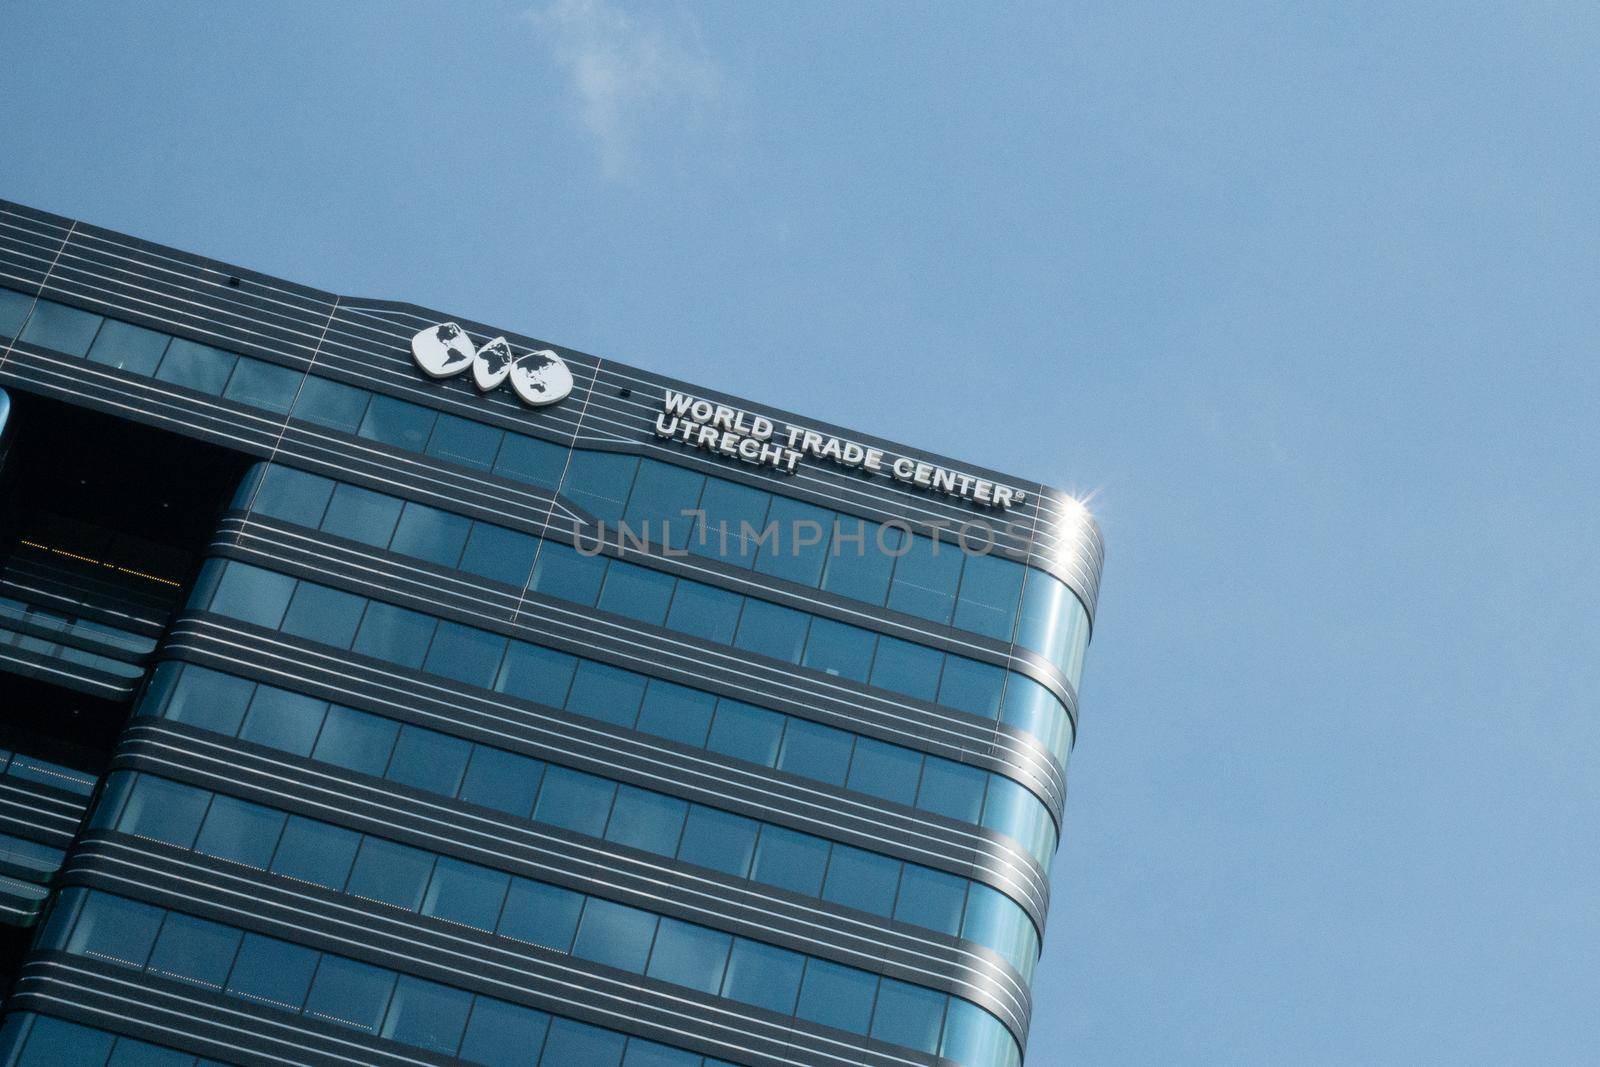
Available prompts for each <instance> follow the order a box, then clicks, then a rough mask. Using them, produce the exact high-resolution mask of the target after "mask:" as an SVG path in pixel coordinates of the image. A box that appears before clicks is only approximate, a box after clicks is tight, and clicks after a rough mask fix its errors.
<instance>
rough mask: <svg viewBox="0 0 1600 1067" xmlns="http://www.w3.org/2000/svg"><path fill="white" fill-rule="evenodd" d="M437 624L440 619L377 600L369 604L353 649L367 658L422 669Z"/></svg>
mask: <svg viewBox="0 0 1600 1067" xmlns="http://www.w3.org/2000/svg"><path fill="white" fill-rule="evenodd" d="M437 625H438V621H437V620H435V619H433V618H431V617H429V616H427V615H424V614H422V613H421V612H420V611H412V610H410V609H409V608H399V607H395V606H394V605H393V604H384V603H381V602H380V601H376V600H374V601H371V602H370V603H368V604H367V612H366V614H365V615H364V616H362V619H361V628H360V629H359V630H358V631H357V632H356V640H355V644H354V645H353V646H352V647H353V648H354V649H355V651H357V652H359V653H361V654H362V655H363V656H372V657H373V658H374V659H381V660H386V661H388V662H390V663H398V664H399V665H400V666H402V667H421V666H422V659H423V657H424V656H426V655H427V654H428V642H429V641H430V640H432V638H433V630H434V627H435V626H437Z"/></svg>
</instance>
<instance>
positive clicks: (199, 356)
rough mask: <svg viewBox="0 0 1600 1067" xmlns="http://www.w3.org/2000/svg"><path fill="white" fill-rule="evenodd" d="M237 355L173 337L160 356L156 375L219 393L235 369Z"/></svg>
mask: <svg viewBox="0 0 1600 1067" xmlns="http://www.w3.org/2000/svg"><path fill="white" fill-rule="evenodd" d="M238 359H239V357H238V356H236V355H234V354H233V353H232V352H224V351H223V350H222V349H220V348H212V347H211V346H210V345H202V344H198V343H196V342H194V341H189V340H186V339H184V338H182V337H174V338H173V339H172V343H171V344H170V345H168V346H167V354H166V355H165V356H163V357H162V359H161V366H160V368H159V369H158V370H157V371H156V378H157V380H159V381H163V382H172V383H173V384H174V385H181V386H183V387H184V388H186V389H193V390H195V391H196V392H201V393H210V394H211V395H212V396H216V395H217V394H218V393H221V392H222V387H223V386H224V385H226V384H227V383H228V375H230V374H232V373H233V365H234V363H235V362H236V361H237V360H238Z"/></svg>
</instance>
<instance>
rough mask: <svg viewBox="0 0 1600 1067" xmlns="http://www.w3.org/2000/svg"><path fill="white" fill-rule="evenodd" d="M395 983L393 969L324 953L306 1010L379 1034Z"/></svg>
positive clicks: (321, 1016) (332, 1020)
mask: <svg viewBox="0 0 1600 1067" xmlns="http://www.w3.org/2000/svg"><path fill="white" fill-rule="evenodd" d="M394 982H395V974H394V972H393V971H386V970H384V969H383V968H381V967H373V966H371V965H370V964H366V963H361V962H359V961H357V960H350V959H345V958H343V957H342V956H330V955H328V954H327V953H324V954H323V956H322V961H321V963H320V964H319V965H318V966H317V977H316V979H315V980H314V981H313V982H312V983H311V993H310V995H309V996H307V997H306V1011H308V1012H310V1013H311V1014H313V1015H315V1016H317V1017H318V1018H320V1019H327V1020H329V1021H331V1022H336V1023H343V1024H344V1025H345V1026H353V1027H355V1028H357V1029H359V1030H365V1031H367V1032H368V1033H372V1034H375V1033H377V1032H378V1024H379V1023H380V1022H381V1021H382V1020H383V1014H384V1009H385V1008H387V1007H388V1006H389V995H390V993H391V991H392V990H393V989H394Z"/></svg>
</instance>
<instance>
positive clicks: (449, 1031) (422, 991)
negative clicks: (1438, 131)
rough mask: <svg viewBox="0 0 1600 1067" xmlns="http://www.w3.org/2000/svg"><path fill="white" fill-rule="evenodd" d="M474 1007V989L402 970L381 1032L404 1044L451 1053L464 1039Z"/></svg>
mask: <svg viewBox="0 0 1600 1067" xmlns="http://www.w3.org/2000/svg"><path fill="white" fill-rule="evenodd" d="M471 1008H472V994H471V993H468V992H466V991H464V990H461V989H452V988H450V987H449V986H446V985H440V984H439V983H438V982H429V981H427V980H425V979H422V978H413V977H412V976H411V975H409V974H403V975H401V976H400V979H399V981H398V982H397V983H396V984H395V988H394V997H393V998H392V1000H391V1001H390V1004H389V1014H388V1015H387V1016H386V1017H385V1018H384V1020H383V1031H382V1033H383V1036H384V1037H387V1038H390V1039H391V1040H394V1041H399V1042H401V1043H402V1044H406V1045H411V1046H413V1047H415V1048H420V1049H426V1050H427V1051H429V1052H439V1053H443V1054H444V1055H447V1056H448V1055H450V1054H452V1053H454V1052H455V1050H456V1046H457V1045H459V1044H460V1043H461V1034H462V1031H464V1030H465V1029H466V1028H467V1012H468V1011H469V1010H471Z"/></svg>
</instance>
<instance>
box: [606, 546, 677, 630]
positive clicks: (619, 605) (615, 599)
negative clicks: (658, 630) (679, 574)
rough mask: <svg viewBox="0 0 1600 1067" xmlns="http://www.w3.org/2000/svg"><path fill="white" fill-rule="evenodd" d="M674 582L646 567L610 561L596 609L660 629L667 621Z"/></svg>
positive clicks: (672, 579) (667, 575)
mask: <svg viewBox="0 0 1600 1067" xmlns="http://www.w3.org/2000/svg"><path fill="white" fill-rule="evenodd" d="M675 584H676V579H674V578H673V577H672V575H670V574H662V573H661V572H660V571H653V570H651V569H649V568H648V567H641V566H639V565H637V564H634V563H625V562H623V561H622V560H620V559H616V560H612V561H611V566H610V567H608V568H607V569H606V581H605V585H604V586H603V587H602V588H601V590H600V610H601V611H611V612H615V613H616V614H618V615H625V616H627V617H628V618H630V619H637V620H638V621H639V622H645V623H649V624H650V625H652V626H660V625H661V624H662V623H663V622H665V621H666V618H667V605H668V604H670V603H671V602H672V588H673V586H674V585H675Z"/></svg>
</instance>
